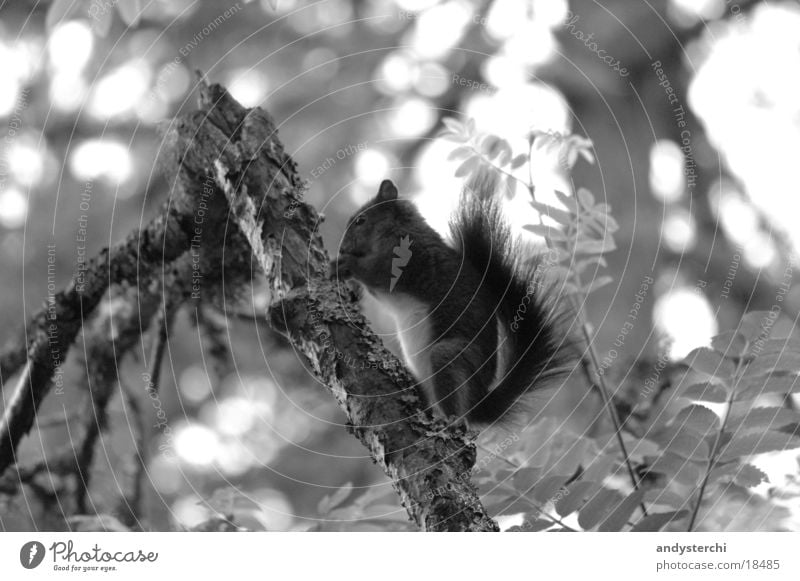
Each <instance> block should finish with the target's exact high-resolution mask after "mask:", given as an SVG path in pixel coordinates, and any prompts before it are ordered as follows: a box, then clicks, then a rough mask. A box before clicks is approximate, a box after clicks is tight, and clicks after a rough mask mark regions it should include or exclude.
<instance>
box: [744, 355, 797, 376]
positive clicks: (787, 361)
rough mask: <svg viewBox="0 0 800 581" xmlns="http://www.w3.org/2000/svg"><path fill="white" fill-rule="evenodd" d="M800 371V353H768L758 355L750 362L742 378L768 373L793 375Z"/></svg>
mask: <svg viewBox="0 0 800 581" xmlns="http://www.w3.org/2000/svg"><path fill="white" fill-rule="evenodd" d="M798 369H800V353H792V352H787V353H768V354H766V355H759V356H758V357H756V358H755V359H754V360H753V361H751V362H750V363H749V364H748V366H747V369H745V371H744V373H743V374H742V377H753V376H757V375H763V374H764V373H769V372H773V373H774V372H781V371H785V372H789V373H794V372H797V370H798Z"/></svg>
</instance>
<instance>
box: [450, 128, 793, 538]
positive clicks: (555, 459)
mask: <svg viewBox="0 0 800 581" xmlns="http://www.w3.org/2000/svg"><path fill="white" fill-rule="evenodd" d="M443 137H444V138H445V139H447V140H449V141H453V142H455V143H456V144H457V146H456V147H455V149H454V150H453V151H452V153H451V155H450V159H451V160H459V161H460V162H461V163H460V165H459V166H458V169H457V170H456V175H457V176H460V177H464V178H465V179H469V177H470V176H472V175H474V174H475V173H477V172H480V171H490V172H494V173H495V174H496V175H497V176H498V177H499V178H500V179H501V180H504V181H505V183H509V182H518V183H521V184H522V185H524V186H525V187H526V188H527V189H528V190H529V192H530V194H531V197H532V199H531V201H530V204H531V206H532V207H533V209H534V210H536V211H537V212H538V214H539V223H538V224H532V225H528V226H526V227H525V229H526V230H528V231H530V232H532V233H534V234H536V235H538V236H541V237H542V238H543V239H544V240H545V241H546V243H547V245H548V247H549V249H550V255H551V256H554V257H555V260H554V261H553V264H552V270H553V274H554V275H556V276H558V277H560V278H561V279H563V281H564V285H565V289H566V290H567V292H568V293H569V294H570V295H572V296H573V297H575V298H577V299H579V300H576V301H575V304H576V306H577V307H578V309H579V312H578V318H579V319H580V320H583V321H584V322H585V314H584V313H583V312H582V310H581V309H582V305H583V303H584V301H583V300H580V299H583V298H585V296H586V295H588V294H589V293H591V292H593V291H595V290H597V289H598V288H601V287H602V286H605V285H607V284H609V283H610V282H612V279H611V277H609V276H598V270H599V269H600V268H602V267H605V266H606V262H605V259H604V258H603V254H605V253H606V252H609V251H611V250H613V249H614V248H615V244H614V239H613V233H614V232H615V231H616V230H617V229H618V225H617V223H616V221H615V220H614V218H613V216H612V215H611V208H610V207H609V206H608V205H607V204H605V203H598V202H597V201H596V200H595V198H594V196H593V195H592V194H591V192H589V191H588V190H587V189H585V188H578V189H577V192H576V193H575V194H574V195H568V194H566V193H564V192H555V195H556V198H557V200H558V202H559V203H560V207H554V206H550V205H545V204H543V203H540V202H539V201H537V200H536V198H535V196H534V193H535V192H534V186H533V180H532V179H529V180H527V181H526V180H525V179H522V178H520V177H519V176H518V175H517V174H518V173H519V172H518V170H520V169H521V168H523V166H524V165H525V164H529V165H532V164H533V156H532V152H533V150H534V149H535V148H545V149H547V150H550V151H555V152H557V153H558V155H559V159H560V160H562V162H563V163H562V168H565V169H571V168H572V166H573V165H574V164H575V162H576V161H577V159H578V158H579V157H583V158H584V159H586V160H587V161H590V162H591V161H593V156H592V154H591V151H590V142H588V140H586V139H583V138H579V137H575V136H562V135H558V134H552V133H545V132H540V131H532V132H531V133H530V134H529V138H528V144H529V151H528V152H527V153H523V154H519V155H514V152H513V150H512V148H511V146H510V144H509V143H508V141H506V140H504V139H502V138H500V137H497V136H494V135H486V134H480V133H478V132H477V131H476V129H475V123H474V122H473V121H471V120H470V121H468V122H466V123H461V122H459V121H457V120H454V119H447V120H445V130H444V132H443ZM515 172H517V173H515ZM528 173H529V176H532V174H533V168H532V167H529V172H528ZM509 189H510V190H511V191H512V195H513V190H514V188H513V187H511V188H506V190H509ZM586 275H590V277H589V278H590V280H589V281H588V282H586V281H585V280H584V279H585V278H586ZM776 317H777V314H775V313H771V312H753V313H749V314H747V315H746V316H745V317H744V318H743V319H742V321H741V324H740V325H739V327H738V329H736V330H734V331H729V332H725V333H722V334H720V335H718V336H716V337H714V338H713V340H712V341H711V346H710V347H707V348H706V347H704V348H700V349H696V350H695V351H693V352H692V353H690V354H689V355H688V356H687V357H686V359H685V360H684V364H685V367H686V372H685V373H684V375H683V377H682V378H681V380H680V381H679V382H678V384H677V386H676V387H675V389H674V390H673V393H672V398H674V399H679V400H684V401H688V402H690V403H689V404H688V405H685V406H684V407H679V408H678V409H677V411H675V412H674V413H670V414H659V417H656V418H655V419H652V420H646V422H645V424H644V426H643V427H644V429H643V430H639V431H638V432H636V435H634V430H633V428H632V426H630V425H626V426H624V427H623V426H620V427H619V428H618V430H617V431H618V434H617V435H618V436H620V438H621V440H624V442H626V443H627V446H628V447H629V448H630V449H632V450H634V451H635V452H636V453H635V454H634V455H632V456H633V457H631V456H629V455H628V453H627V451H626V446H625V444H623V442H622V441H621V442H620V446H619V447H618V448H614V447H612V446H611V444H606V445H605V446H603V445H602V444H601V442H600V441H598V440H595V439H594V438H592V437H588V436H587V435H585V434H574V433H571V432H569V431H568V430H567V429H565V428H563V426H559V425H556V423H555V422H554V420H553V418H546V419H544V420H542V421H540V422H538V423H537V424H535V425H534V426H533V428H532V429H531V430H529V433H527V434H526V438H523V440H522V444H521V445H520V446H519V447H518V449H516V451H515V454H516V455H517V456H518V457H519V458H520V459H521V462H517V461H515V460H514V459H512V458H508V457H504V456H502V455H500V456H499V457H500V458H501V460H502V461H503V462H504V463H505V464H506V465H507V466H506V467H505V468H504V469H502V470H499V471H488V472H487V471H480V472H479V473H477V474H475V475H474V479H475V481H476V483H477V484H478V485H479V486H480V487H481V489H482V491H483V492H484V494H485V497H484V498H485V501H486V502H487V507H488V509H489V511H490V512H491V513H493V514H497V515H498V516H501V517H502V516H503V515H519V514H522V515H523V522H522V524H521V525H515V526H514V527H512V528H511V529H510V530H522V531H524V530H529V531H536V530H554V531H555V530H574V529H575V528H578V527H579V528H581V529H583V530H601V531H611V530H622V529H630V530H634V531H650V530H660V529H661V528H663V527H665V526H667V525H670V524H671V523H673V524H672V526H678V524H677V523H683V524H680V527H681V528H684V527H685V528H688V530H693V528H695V526H696V525H697V522H698V520H697V519H698V514H699V511H700V508H701V507H702V506H704V505H708V506H709V507H711V508H713V507H714V506H716V505H722V504H723V503H724V497H726V495H729V491H730V490H732V489H734V488H736V487H739V488H752V487H754V486H758V485H759V484H761V483H762V482H765V481H766V480H767V477H766V475H765V474H764V473H763V472H762V471H761V470H759V469H758V468H756V467H755V466H753V465H752V464H750V463H748V458H749V457H750V456H753V455H757V454H761V453H765V452H772V451H777V450H786V449H791V448H798V447H800V438H798V437H797V436H795V435H794V432H795V431H796V429H797V426H798V425H800V414H799V413H798V412H796V411H794V410H792V409H789V408H785V407H757V406H756V405H755V403H756V402H755V400H756V399H757V398H759V397H760V396H762V395H765V394H781V395H784V394H788V393H796V392H798V391H800V382H798V381H797V378H798V374H797V369H799V368H800V343H799V342H797V341H794V340H790V339H775V338H770V332H771V329H772V326H773V323H774V321H775V318H776ZM587 343H589V344H591V339H590V338H589V337H588V333H587ZM587 365H589V366H592V365H594V366H595V367H596V361H592V360H591V359H589V361H587ZM594 371H595V372H597V369H595V370H594ZM598 376H599V374H598ZM587 377H588V378H589V380H590V382H591V380H592V377H591V375H589V376H587ZM708 404H717V406H718V408H717V409H716V410H712V408H711V407H709V406H708ZM720 404H721V409H720ZM608 408H609V413H611V414H615V413H616V412H615V411H614V410H613V409H612V406H608ZM617 421H618V420H617ZM615 425H616V424H615ZM623 428H624V429H625V431H626V433H625V436H624V438H622V437H621V434H620V433H619V432H621V430H622V429H623ZM587 433H588V431H587ZM534 447H535V448H536V449H533V448H534ZM543 448H546V449H548V450H549V452H552V453H547V452H543V451H542V450H543ZM559 448H562V450H560V451H559ZM643 451H644V452H643ZM634 461H635V463H636V466H635V470H636V472H637V473H638V474H639V475H640V476H639V477H638V478H633V481H632V483H630V484H632V486H630V484H628V483H626V481H625V478H624V471H623V469H622V466H623V465H624V464H626V463H632V462H634ZM645 510H646V511H647V512H645ZM570 515H573V516H576V517H577V520H576V523H577V527H575V525H574V524H573V525H567V524H565V522H564V521H563V519H565V518H566V517H569V516H570Z"/></svg>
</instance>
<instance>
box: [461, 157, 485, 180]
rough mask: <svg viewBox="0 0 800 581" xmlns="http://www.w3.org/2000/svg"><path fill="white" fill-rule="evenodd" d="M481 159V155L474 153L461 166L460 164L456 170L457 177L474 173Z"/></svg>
mask: <svg viewBox="0 0 800 581" xmlns="http://www.w3.org/2000/svg"><path fill="white" fill-rule="evenodd" d="M480 161H481V158H480V157H479V156H477V155H473V156H472V157H470V158H469V159H467V160H466V161H465V162H464V163H462V164H461V165H460V166H458V169H457V170H456V177H457V178H461V177H464V176H466V175H469V174H471V173H473V172H474V171H475V170H476V169H477V168H478V164H479V163H480Z"/></svg>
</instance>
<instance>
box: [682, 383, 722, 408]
mask: <svg viewBox="0 0 800 581" xmlns="http://www.w3.org/2000/svg"><path fill="white" fill-rule="evenodd" d="M680 397H685V398H686V399H693V400H699V401H710V402H714V403H725V402H726V401H728V392H727V391H725V388H723V387H722V386H720V385H718V384H715V383H710V382H709V383H695V384H694V385H690V386H689V387H687V388H686V389H685V390H684V391H683V393H681V394H680Z"/></svg>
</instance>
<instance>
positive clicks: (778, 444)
mask: <svg viewBox="0 0 800 581" xmlns="http://www.w3.org/2000/svg"><path fill="white" fill-rule="evenodd" d="M794 448H800V438H797V437H795V436H793V435H791V434H785V433H782V432H765V433H763V434H762V433H759V432H747V433H744V434H739V433H736V434H733V435H732V436H731V439H730V441H729V442H728V443H727V444H726V445H725V446H724V447H723V448H722V450H721V452H720V454H719V461H720V462H727V461H729V460H735V459H737V458H741V457H742V456H754V455H756V454H764V453H765V452H780V451H784V450H792V449H794Z"/></svg>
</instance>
